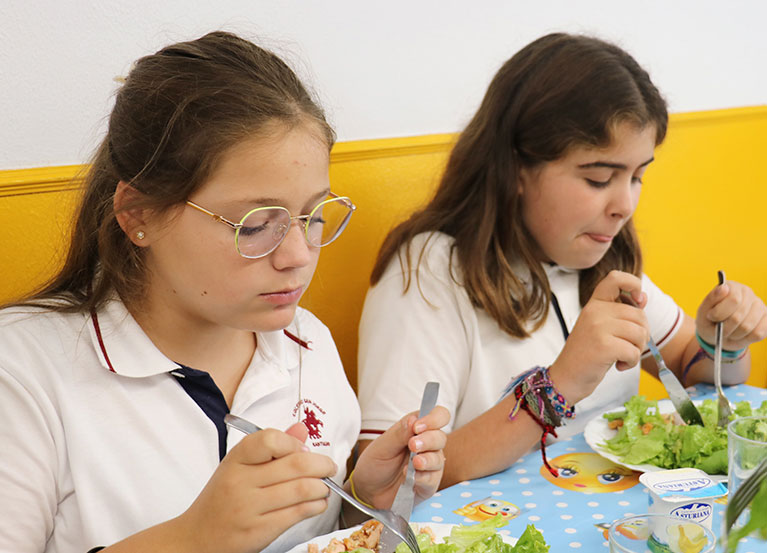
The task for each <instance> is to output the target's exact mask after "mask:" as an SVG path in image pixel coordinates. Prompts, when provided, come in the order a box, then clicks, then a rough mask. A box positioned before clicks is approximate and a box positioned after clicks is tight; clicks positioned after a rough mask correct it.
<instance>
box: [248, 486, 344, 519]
mask: <svg viewBox="0 0 767 553" xmlns="http://www.w3.org/2000/svg"><path fill="white" fill-rule="evenodd" d="M328 495H330V488H328V486H327V484H325V483H324V482H323V481H322V480H320V479H319V478H296V479H293V480H288V481H286V482H280V483H278V484H273V485H271V486H265V487H262V488H260V489H259V490H258V492H257V493H256V494H254V497H253V501H258V502H260V503H261V504H262V505H264V506H266V509H267V510H265V511H264V512H269V511H274V510H278V509H284V508H285V507H290V506H292V505H298V504H300V503H305V502H311V501H316V500H318V499H327V497H328Z"/></svg>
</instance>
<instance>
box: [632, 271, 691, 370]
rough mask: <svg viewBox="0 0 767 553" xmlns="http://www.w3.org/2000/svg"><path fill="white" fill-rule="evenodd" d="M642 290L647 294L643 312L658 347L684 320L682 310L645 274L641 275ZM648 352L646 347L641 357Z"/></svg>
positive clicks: (669, 339)
mask: <svg viewBox="0 0 767 553" xmlns="http://www.w3.org/2000/svg"><path fill="white" fill-rule="evenodd" d="M642 290H643V291H644V293H645V294H647V305H646V306H645V314H646V315H647V322H648V323H649V325H650V329H651V331H652V337H653V339H654V340H655V343H656V344H657V345H658V348H663V346H665V345H666V344H668V343H669V342H670V341H671V339H672V338H673V337H674V335H675V334H676V333H677V331H678V330H679V328H680V327H681V326H682V323H683V322H684V312H683V311H682V309H681V308H680V307H679V306H678V305H677V304H676V302H674V300H673V299H672V298H671V296H669V295H668V294H666V293H664V292H663V291H662V290H661V289H660V288H658V287H657V286H656V285H655V284H654V283H653V282H652V281H651V280H650V278H649V277H648V276H647V275H642ZM649 354H650V350H649V349H646V350H645V351H643V352H642V357H645V356H647V355H649Z"/></svg>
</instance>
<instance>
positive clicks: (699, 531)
mask: <svg viewBox="0 0 767 553" xmlns="http://www.w3.org/2000/svg"><path fill="white" fill-rule="evenodd" d="M607 541H608V542H609V544H610V553H671V552H672V551H685V552H686V553H712V552H713V551H714V549H715V547H716V537H715V536H714V534H713V533H712V532H711V530H709V529H708V528H706V527H704V526H702V525H700V524H698V523H697V522H692V521H689V520H686V519H683V518H678V517H673V516H670V515H659V514H648V515H634V516H630V517H626V518H621V519H618V520H616V521H615V522H613V523H612V525H610V529H609V530H608V531H607Z"/></svg>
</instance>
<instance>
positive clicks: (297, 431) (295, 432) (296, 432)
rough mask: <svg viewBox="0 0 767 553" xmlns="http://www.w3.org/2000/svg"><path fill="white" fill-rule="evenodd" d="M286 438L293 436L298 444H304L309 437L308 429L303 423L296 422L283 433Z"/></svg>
mask: <svg viewBox="0 0 767 553" xmlns="http://www.w3.org/2000/svg"><path fill="white" fill-rule="evenodd" d="M285 434H287V435H288V436H293V437H294V438H295V439H297V440H298V441H299V442H301V443H302V444H303V443H306V438H308V437H309V429H308V428H306V425H305V424H304V423H303V422H297V423H296V424H294V425H292V426H291V427H290V428H288V429H287V430H286V431H285Z"/></svg>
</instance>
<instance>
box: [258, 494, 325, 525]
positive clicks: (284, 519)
mask: <svg viewBox="0 0 767 553" xmlns="http://www.w3.org/2000/svg"><path fill="white" fill-rule="evenodd" d="M326 489H327V488H326ZM327 508H328V500H327V497H324V498H321V499H314V500H311V501H302V502H296V503H292V504H290V505H288V506H285V507H282V508H278V509H270V510H269V511H268V512H266V513H264V514H263V515H262V518H261V524H262V526H263V527H266V528H274V527H278V528H285V529H286V530H287V529H289V528H292V527H293V526H295V525H296V524H298V523H299V522H301V521H302V520H304V519H306V518H310V517H313V516H316V515H319V514H321V513H324V512H325V510H326V509H327Z"/></svg>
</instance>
